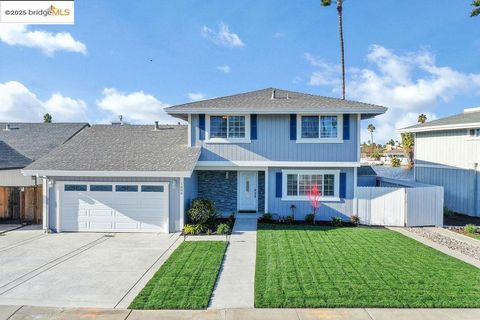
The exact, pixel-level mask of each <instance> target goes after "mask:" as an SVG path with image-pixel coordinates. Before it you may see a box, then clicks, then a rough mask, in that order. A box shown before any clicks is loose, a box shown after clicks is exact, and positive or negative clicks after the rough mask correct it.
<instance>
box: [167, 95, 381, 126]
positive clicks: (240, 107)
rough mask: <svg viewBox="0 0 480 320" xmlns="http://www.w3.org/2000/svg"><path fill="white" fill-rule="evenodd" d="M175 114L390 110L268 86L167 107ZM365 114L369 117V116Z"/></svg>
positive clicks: (374, 112)
mask: <svg viewBox="0 0 480 320" xmlns="http://www.w3.org/2000/svg"><path fill="white" fill-rule="evenodd" d="M165 111H166V112H167V113H168V114H170V115H173V116H175V117H178V118H181V119H186V117H187V116H186V115H187V114H189V113H192V114H198V113H207V114H208V113H218V112H222V113H223V112H226V113H228V112H235V113H238V114H249V113H257V114H262V113H263V114H282V113H296V112H306V113H308V112H316V113H318V112H324V113H328V112H341V113H361V114H363V115H368V116H370V117H371V116H375V115H379V114H382V113H385V112H386V111H387V108H386V107H382V106H378V105H374V104H369V103H363V102H357V101H351V100H343V99H337V98H331V97H324V96H319V95H313V94H307V93H301V92H295V91H287V90H282V89H276V88H266V89H262V90H257V91H251V92H246V93H240V94H235V95H231V96H226V97H220V98H214V99H208V100H202V101H196V102H190V103H185V104H180V105H176V106H172V107H168V108H165ZM368 116H366V117H368Z"/></svg>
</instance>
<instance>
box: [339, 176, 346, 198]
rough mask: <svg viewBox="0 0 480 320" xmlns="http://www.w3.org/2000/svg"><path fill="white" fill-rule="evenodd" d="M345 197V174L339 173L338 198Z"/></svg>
mask: <svg viewBox="0 0 480 320" xmlns="http://www.w3.org/2000/svg"><path fill="white" fill-rule="evenodd" d="M346 196H347V174H346V173H345V172H340V198H345V197H346Z"/></svg>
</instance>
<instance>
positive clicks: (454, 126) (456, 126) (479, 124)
mask: <svg viewBox="0 0 480 320" xmlns="http://www.w3.org/2000/svg"><path fill="white" fill-rule="evenodd" d="M479 127H480V122H474V123H459V124H448V125H443V126H431V127H419V128H410V129H409V128H403V129H398V130H397V132H399V133H415V132H428V131H441V130H455V129H472V128H479Z"/></svg>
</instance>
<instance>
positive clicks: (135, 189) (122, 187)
mask: <svg viewBox="0 0 480 320" xmlns="http://www.w3.org/2000/svg"><path fill="white" fill-rule="evenodd" d="M115 191H116V192H138V186H134V185H116V186H115Z"/></svg>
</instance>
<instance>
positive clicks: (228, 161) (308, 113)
mask: <svg viewBox="0 0 480 320" xmlns="http://www.w3.org/2000/svg"><path fill="white" fill-rule="evenodd" d="M165 110H166V112H167V113H168V114H170V115H172V116H174V117H177V118H179V119H182V120H185V121H187V122H188V126H181V125H173V126H160V127H158V128H157V129H154V126H134V125H123V126H122V125H112V126H92V127H91V128H89V129H87V130H84V131H83V132H81V133H80V134H79V135H77V136H76V137H74V138H73V139H72V140H71V141H69V142H68V143H66V144H64V145H63V146H61V147H60V148H58V149H56V150H55V151H53V152H52V153H50V154H49V155H48V156H46V157H44V158H43V159H41V161H37V162H35V163H34V164H32V165H31V166H29V167H27V168H26V169H25V170H24V173H25V174H31V175H39V176H42V177H45V178H46V182H45V185H46V186H47V187H48V189H49V192H48V193H47V196H48V197H49V198H48V201H47V203H48V208H45V213H48V223H47V225H48V227H49V228H51V229H54V230H56V231H75V230H78V231H164V232H174V231H178V230H181V228H182V227H183V225H184V222H185V212H186V210H187V209H188V208H189V205H190V203H191V200H192V199H193V198H195V197H205V198H208V199H211V200H213V201H214V202H215V205H216V207H217V209H218V210H219V212H221V213H222V214H225V215H227V214H230V213H232V212H252V213H263V212H270V213H276V214H278V215H279V216H285V215H289V214H290V206H291V205H292V204H294V205H295V206H296V208H297V209H296V218H297V219H303V218H304V217H305V215H306V214H308V213H310V212H311V211H312V208H311V205H310V203H309V201H308V191H309V189H310V187H312V186H313V185H316V186H318V188H319V189H320V191H321V193H322V197H321V200H320V201H321V204H322V205H321V207H320V210H319V215H318V217H319V218H320V219H330V217H332V216H339V217H342V218H344V219H348V217H349V216H350V215H351V214H353V213H355V210H356V208H355V201H354V198H355V192H356V191H355V190H356V188H355V186H356V184H357V168H358V167H359V166H360V148H359V147H360V134H359V132H360V120H361V119H368V118H372V117H374V116H376V115H379V114H382V113H384V112H385V111H386V108H385V107H381V106H376V105H371V104H366V103H360V102H354V101H348V100H341V99H334V98H327V97H321V96H316V95H310V94H304V93H298V92H291V91H285V90H278V89H272V88H268V89H264V90H258V91H253V92H248V93H242V94H237V95H232V96H227V97H221V98H216V99H210V100H205V101H198V102H192V103H187V104H183V105H177V106H173V107H169V108H166V109H165Z"/></svg>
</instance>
